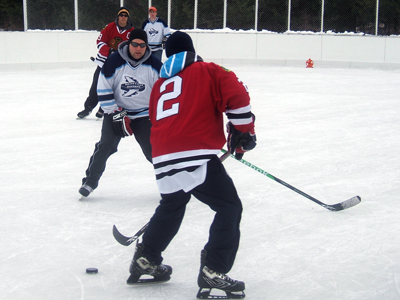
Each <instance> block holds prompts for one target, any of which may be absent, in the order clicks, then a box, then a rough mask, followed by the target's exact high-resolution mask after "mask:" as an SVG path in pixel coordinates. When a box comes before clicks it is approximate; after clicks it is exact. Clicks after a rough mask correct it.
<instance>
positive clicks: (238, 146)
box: [226, 122, 257, 160]
mask: <svg viewBox="0 0 400 300" xmlns="http://www.w3.org/2000/svg"><path fill="white" fill-rule="evenodd" d="M226 129H227V131H228V141H227V145H228V151H229V152H230V153H231V154H234V155H235V157H236V159H239V160H240V159H242V157H243V155H244V153H245V152H246V151H249V150H251V149H254V147H255V146H256V145H257V143H256V141H257V139H256V135H255V134H251V133H250V132H244V133H243V132H241V131H239V130H237V129H236V128H235V126H233V124H232V123H231V122H228V124H226Z"/></svg>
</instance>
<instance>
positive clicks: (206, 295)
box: [196, 288, 246, 299]
mask: <svg viewBox="0 0 400 300" xmlns="http://www.w3.org/2000/svg"><path fill="white" fill-rule="evenodd" d="M211 290H212V289H211V288H200V289H199V292H198V293H197V296H196V297H197V298H198V299H243V298H244V297H245V296H246V295H245V294H244V292H243V291H237V292H230V291H222V290H219V289H215V290H218V291H220V292H224V293H225V295H210V293H211Z"/></svg>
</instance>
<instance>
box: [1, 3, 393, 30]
mask: <svg viewBox="0 0 400 300" xmlns="http://www.w3.org/2000/svg"><path fill="white" fill-rule="evenodd" d="M26 1H27V6H28V20H27V21H28V28H29V29H64V30H74V29H75V15H74V0H68V1H66V0H26ZM324 3H325V7H324V20H323V28H322V29H323V31H324V32H326V31H333V32H346V31H347V32H364V33H367V34H375V27H376V24H375V19H376V0H325V1H324ZM194 4H195V1H194V0H172V4H171V23H170V27H171V28H173V29H193V28H194V26H196V27H197V28H199V29H220V28H222V27H223V22H224V16H223V11H224V1H223V0H200V1H198V13H197V24H194V17H195V15H194ZM379 4H380V5H379V27H378V34H379V35H391V34H395V35H397V34H400V27H399V26H400V24H399V21H400V0H380V1H379ZM119 5H120V1H119V0H79V2H78V16H79V23H78V27H79V29H82V30H101V29H102V28H103V27H104V26H105V25H106V24H107V23H109V22H111V21H113V20H115V19H116V12H117V11H118V8H119ZM152 5H153V6H156V7H157V9H158V16H159V17H161V18H163V19H165V20H167V17H168V15H167V14H168V1H166V0H154V1H152ZM124 6H125V7H127V8H128V9H129V10H130V12H131V20H132V21H133V24H134V26H135V27H140V26H141V24H142V22H143V21H144V20H145V19H146V18H147V17H148V14H147V9H148V0H125V1H124ZM321 24H322V22H321V0H292V1H291V15H290V30H292V31H313V32H319V31H321ZM226 26H227V27H229V28H231V29H235V30H238V29H244V30H248V29H257V30H259V31H261V30H269V31H273V32H286V31H287V30H288V29H289V28H288V0H259V2H258V20H257V28H255V0H228V7H227V17H226ZM23 27H24V25H23V1H22V0H0V29H1V30H23V29H24V28H23Z"/></svg>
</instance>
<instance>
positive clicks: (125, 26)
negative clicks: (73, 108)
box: [78, 7, 133, 119]
mask: <svg viewBox="0 0 400 300" xmlns="http://www.w3.org/2000/svg"><path fill="white" fill-rule="evenodd" d="M117 16H118V17H117V19H116V20H115V21H114V22H111V23H109V24H107V25H106V27H104V28H103V30H101V32H100V34H99V37H98V38H97V49H98V50H99V52H98V53H97V56H96V59H95V60H94V62H95V63H96V64H97V68H96V71H95V72H94V74H93V81H92V85H91V87H90V90H89V96H88V97H87V99H86V101H85V104H84V107H85V109H84V110H82V111H81V112H79V113H78V118H80V119H82V118H85V117H87V116H88V115H89V114H90V113H91V112H92V110H93V108H95V107H96V105H97V103H98V98H97V82H98V79H99V74H100V71H101V68H102V67H103V65H104V62H105V61H106V59H107V57H108V56H109V55H110V54H111V53H113V52H115V51H117V49H118V45H119V44H120V43H121V42H123V41H127V40H128V39H129V34H130V32H131V31H132V30H133V24H132V22H131V21H130V20H129V10H128V9H127V8H125V7H121V8H120V9H119V10H118V14H117ZM96 117H98V118H101V117H103V110H102V109H101V107H100V108H99V111H98V112H97V113H96Z"/></svg>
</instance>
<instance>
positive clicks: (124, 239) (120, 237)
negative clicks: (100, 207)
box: [113, 152, 230, 246]
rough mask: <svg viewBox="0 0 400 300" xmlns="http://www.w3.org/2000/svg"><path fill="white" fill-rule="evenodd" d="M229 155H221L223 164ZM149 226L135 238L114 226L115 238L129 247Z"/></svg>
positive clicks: (145, 226)
mask: <svg viewBox="0 0 400 300" xmlns="http://www.w3.org/2000/svg"><path fill="white" fill-rule="evenodd" d="M229 155H230V153H229V152H226V153H224V154H223V155H221V156H220V157H219V159H220V160H221V162H223V161H224V160H225V159H227V158H228V157H229ZM148 225H149V223H147V224H146V225H144V226H143V227H142V228H140V229H139V231H138V232H136V233H135V235H134V236H131V237H128V236H124V235H123V234H122V233H121V232H119V231H118V229H117V227H116V226H115V225H114V226H113V236H114V238H115V239H116V240H117V242H118V243H120V244H121V245H123V246H129V245H130V244H132V243H133V242H134V241H136V240H137V239H138V238H139V237H140V236H141V235H142V234H143V233H144V231H145V230H146V228H147V226H148Z"/></svg>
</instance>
